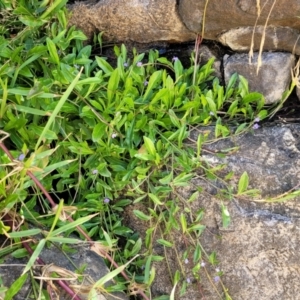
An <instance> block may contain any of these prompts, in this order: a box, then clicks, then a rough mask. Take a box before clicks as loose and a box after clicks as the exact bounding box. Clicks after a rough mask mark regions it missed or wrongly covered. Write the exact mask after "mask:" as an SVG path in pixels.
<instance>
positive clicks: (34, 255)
mask: <svg viewBox="0 0 300 300" xmlns="http://www.w3.org/2000/svg"><path fill="white" fill-rule="evenodd" d="M45 244H46V240H45V239H42V240H40V241H39V243H38V245H37V247H36V248H35V250H34V252H33V253H32V255H31V257H30V259H29V261H28V263H27V265H26V267H25V268H24V270H23V273H22V275H23V274H25V273H27V272H28V271H29V270H30V269H31V267H32V266H33V265H34V263H35V261H36V260H37V258H38V257H39V255H40V254H41V252H42V250H43V249H44V246H45Z"/></svg>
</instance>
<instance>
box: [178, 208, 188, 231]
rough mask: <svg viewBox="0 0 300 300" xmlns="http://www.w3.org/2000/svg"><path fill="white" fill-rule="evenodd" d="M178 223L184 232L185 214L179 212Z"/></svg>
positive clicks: (185, 226)
mask: <svg viewBox="0 0 300 300" xmlns="http://www.w3.org/2000/svg"><path fill="white" fill-rule="evenodd" d="M180 223H181V227H182V232H183V233H185V232H186V229H187V222H186V218H185V215H184V214H183V213H181V214H180Z"/></svg>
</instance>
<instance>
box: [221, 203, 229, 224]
mask: <svg viewBox="0 0 300 300" xmlns="http://www.w3.org/2000/svg"><path fill="white" fill-rule="evenodd" d="M221 209H222V222H223V227H224V228H227V227H228V226H229V224H230V214H229V211H228V209H227V207H226V206H225V205H224V204H223V203H222V204H221Z"/></svg>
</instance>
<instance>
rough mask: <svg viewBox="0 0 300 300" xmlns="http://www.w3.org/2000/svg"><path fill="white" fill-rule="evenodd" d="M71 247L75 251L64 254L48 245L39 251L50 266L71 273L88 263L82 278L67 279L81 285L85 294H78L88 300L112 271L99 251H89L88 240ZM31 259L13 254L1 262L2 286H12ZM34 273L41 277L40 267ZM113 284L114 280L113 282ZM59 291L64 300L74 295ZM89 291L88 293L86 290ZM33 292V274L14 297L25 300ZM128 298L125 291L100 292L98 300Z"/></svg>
mask: <svg viewBox="0 0 300 300" xmlns="http://www.w3.org/2000/svg"><path fill="white" fill-rule="evenodd" d="M69 247H70V248H71V249H72V251H73V252H72V253H68V252H66V254H65V253H63V251H62V250H61V249H59V247H56V246H53V245H52V246H51V247H49V248H47V247H45V248H44V249H43V251H42V252H41V254H40V256H39V257H40V258H41V259H42V260H43V261H44V262H45V263H46V264H47V266H48V267H49V268H51V267H55V266H57V267H60V268H63V269H65V270H69V271H71V272H75V271H76V267H77V268H80V267H81V268H82V267H84V266H85V269H84V271H83V273H82V274H83V275H84V277H83V281H82V282H81V281H80V282H78V281H76V280H72V281H68V284H69V285H72V284H73V285H74V284H75V285H77V286H80V287H81V288H82V289H83V290H84V289H85V293H81V292H78V296H80V298H81V299H82V300H85V299H88V294H87V293H88V292H89V290H90V289H91V286H92V285H93V284H94V283H95V282H96V281H98V280H99V279H100V278H102V277H103V276H105V275H106V274H107V273H108V272H109V270H108V268H107V266H106V264H105V262H104V260H103V258H102V257H100V256H99V255H98V254H96V253H95V252H94V251H92V250H90V247H89V246H88V244H87V243H79V244H74V245H69ZM27 262H28V257H24V258H21V259H17V258H14V257H12V256H10V255H9V256H7V257H6V258H5V259H4V261H3V262H1V264H0V277H1V279H2V283H3V286H6V287H8V288H9V287H10V286H11V285H12V283H13V282H14V281H15V280H16V279H17V278H18V277H19V276H20V275H21V274H22V272H23V269H24V267H25V265H26V264H27ZM34 273H35V276H42V270H41V268H40V267H36V268H35V271H34ZM110 283H112V282H110ZM56 287H57V288H58V290H57V293H58V295H59V298H58V299H61V300H71V297H70V296H69V295H67V294H66V293H65V292H64V291H63V290H62V289H61V288H60V287H59V286H58V285H56ZM86 292H87V293H86ZM30 293H32V285H31V283H30V276H28V279H27V281H26V282H25V284H24V285H23V287H22V289H21V290H20V291H19V293H18V294H17V295H15V296H14V298H13V299H14V300H24V299H27V297H28V295H29V294H30ZM116 297H118V298H117V299H120V300H127V299H128V297H127V296H126V295H125V294H122V293H114V294H113V295H110V294H101V293H99V295H98V299H99V300H113V299H116Z"/></svg>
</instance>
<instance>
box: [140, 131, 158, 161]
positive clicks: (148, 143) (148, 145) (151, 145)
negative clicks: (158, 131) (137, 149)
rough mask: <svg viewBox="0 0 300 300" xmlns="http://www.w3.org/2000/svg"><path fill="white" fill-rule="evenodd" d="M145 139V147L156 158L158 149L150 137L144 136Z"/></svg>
mask: <svg viewBox="0 0 300 300" xmlns="http://www.w3.org/2000/svg"><path fill="white" fill-rule="evenodd" d="M143 139H144V143H145V147H146V149H147V152H148V153H149V154H150V155H152V156H154V157H155V156H156V149H155V146H154V143H153V142H152V140H151V139H149V138H148V137H146V136H144V137H143Z"/></svg>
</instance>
